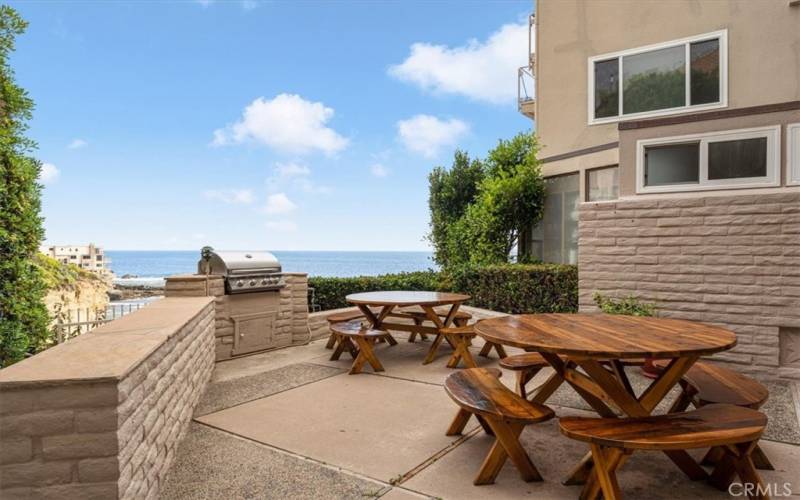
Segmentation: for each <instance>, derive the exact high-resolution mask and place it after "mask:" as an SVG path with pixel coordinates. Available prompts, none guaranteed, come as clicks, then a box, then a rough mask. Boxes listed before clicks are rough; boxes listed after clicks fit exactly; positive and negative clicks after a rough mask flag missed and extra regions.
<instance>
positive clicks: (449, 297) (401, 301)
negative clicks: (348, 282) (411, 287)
mask: <svg viewBox="0 0 800 500" xmlns="http://www.w3.org/2000/svg"><path fill="white" fill-rule="evenodd" d="M469 299H470V296H469V295H463V294H460V293H446V292H427V291H379V292H363V293H353V294H350V295H348V296H347V297H345V300H347V302H349V303H351V304H354V305H356V306H357V307H358V308H359V309H360V310H361V312H362V313H363V314H364V316H365V318H366V320H367V322H369V324H370V328H372V329H375V330H399V331H406V332H410V333H412V334H415V333H420V334H431V335H435V336H436V337H435V338H434V340H433V343H432V344H431V347H430V349H429V350H428V354H427V356H426V357H425V361H424V363H425V364H427V363H430V362H431V361H433V359H434V358H435V356H436V351H437V349H438V348H439V345H440V344H441V343H442V341H443V340H448V342H450V339H449V338H447V337H445V336H444V335H442V334H441V330H442V329H443V328H448V327H450V326H451V325H452V324H453V321H454V320H455V318H456V313H457V312H458V309H459V308H460V307H461V304H463V303H464V302H466V301H467V300H469ZM411 306H417V307H420V308H421V309H422V311H423V312H424V319H425V320H428V321H430V322H431V323H433V326H424V325H422V321H415V322H414V324H408V323H400V322H397V321H391V319H390V318H392V317H405V316H404V314H403V313H402V312H397V311H395V309H396V308H404V307H411ZM442 306H446V307H447V311H446V313H444V314H442V313H441V312H439V311H437V310H436V309H435V308H437V307H442ZM373 308H377V309H378V311H377V312H375V310H374V309H373ZM408 318H412V315H410V314H409V315H408ZM418 319H419V318H418ZM388 335H389V336H391V334H388ZM453 347H454V348H456V347H457V346H455V345H454V346H453Z"/></svg>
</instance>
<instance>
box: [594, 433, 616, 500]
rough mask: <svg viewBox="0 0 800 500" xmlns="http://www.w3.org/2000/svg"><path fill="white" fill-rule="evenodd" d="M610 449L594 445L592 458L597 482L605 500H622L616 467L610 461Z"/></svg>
mask: <svg viewBox="0 0 800 500" xmlns="http://www.w3.org/2000/svg"><path fill="white" fill-rule="evenodd" d="M607 451H608V449H605V448H603V447H601V446H598V445H596V444H594V443H592V457H593V459H594V471H595V474H596V477H597V481H598V482H599V483H600V490H601V491H602V492H603V498H604V499H605V500H618V499H619V498H622V494H621V493H620V491H619V483H617V475H616V473H615V471H614V469H615V467H614V464H613V462H612V461H611V460H610V457H609V453H607Z"/></svg>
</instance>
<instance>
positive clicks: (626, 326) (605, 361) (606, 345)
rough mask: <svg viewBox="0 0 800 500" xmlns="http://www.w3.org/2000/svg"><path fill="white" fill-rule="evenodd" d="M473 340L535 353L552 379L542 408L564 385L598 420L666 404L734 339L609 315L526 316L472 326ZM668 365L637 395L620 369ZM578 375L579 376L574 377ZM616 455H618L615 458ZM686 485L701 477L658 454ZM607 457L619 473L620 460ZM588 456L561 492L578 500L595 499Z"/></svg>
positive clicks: (663, 321)
mask: <svg viewBox="0 0 800 500" xmlns="http://www.w3.org/2000/svg"><path fill="white" fill-rule="evenodd" d="M475 333H477V334H478V335H480V336H481V337H483V338H484V339H486V340H488V341H490V342H496V343H499V344H505V345H509V346H514V347H519V348H522V349H525V350H526V351H531V352H538V353H540V354H541V355H542V357H543V358H544V359H545V360H546V361H547V363H548V364H549V365H550V366H551V367H552V368H553V370H554V373H553V375H551V376H550V378H549V379H548V380H547V381H545V383H544V384H542V385H541V386H540V387H539V389H538V390H537V391H536V393H535V394H534V396H533V398H532V401H534V402H536V403H544V402H545V401H546V400H547V399H548V398H549V397H550V396H551V395H552V394H553V392H555V390H556V389H558V387H559V386H560V385H561V384H562V383H563V382H567V383H568V384H569V385H571V386H572V387H573V388H574V389H575V391H576V392H577V393H578V394H579V395H580V396H581V397H582V398H583V399H584V400H585V401H586V402H587V403H588V404H589V405H590V406H591V407H592V408H593V409H594V410H595V411H596V412H597V413H598V414H600V415H601V416H603V417H617V416H619V415H618V414H617V412H615V411H614V410H612V407H615V408H616V409H617V410H618V411H619V412H621V413H622V414H623V415H625V416H630V417H645V416H648V415H650V414H651V413H652V412H653V410H654V409H655V407H656V406H657V405H658V404H659V403H660V402H661V401H662V400H663V399H664V398H665V397H666V395H667V394H668V393H669V392H670V390H672V388H673V387H674V386H675V385H676V384H677V383H678V382H679V381H680V380H681V377H682V376H683V375H684V374H685V373H686V372H687V371H688V370H689V368H691V367H692V365H693V364H694V363H695V362H696V361H697V360H698V359H699V358H700V356H707V355H710V354H714V353H717V352H721V351H725V350H728V349H731V348H732V347H734V346H735V345H736V335H735V334H734V333H733V332H731V331H730V330H727V329H725V328H720V327H716V326H711V325H706V324H703V323H697V322H692V321H684V320H677V319H667V318H649V317H636V316H621V315H608V314H525V315H515V316H504V317H500V318H492V319H487V320H483V321H480V322H478V323H477V324H476V325H475ZM641 358H655V359H670V360H671V361H670V362H669V364H668V365H667V366H666V368H665V369H664V370H663V371H662V372H661V374H660V375H659V376H658V377H657V378H656V379H655V380H654V381H653V382H652V383H651V384H650V386H649V387H648V388H647V389H646V390H645V391H644V392H643V393H642V394H640V395H637V394H635V393H634V390H633V388H632V386H631V384H630V381H629V380H628V378H627V375H626V374H625V369H624V361H625V360H628V361H630V360H632V359H641ZM578 368H580V369H581V370H580V371H579V370H578ZM615 453H617V452H615ZM664 453H665V454H666V455H667V456H668V457H669V458H670V459H671V460H672V461H673V462H674V463H675V464H676V465H677V466H678V467H679V468H680V469H681V470H682V471H683V472H684V473H686V474H687V475H688V476H689V477H690V478H692V479H703V478H706V477H707V473H706V472H705V471H704V470H703V469H702V468H701V467H700V466H699V465H698V464H697V463H696V462H695V461H694V460H693V459H692V458H691V457H690V456H689V455H688V454H687V453H686V452H685V451H681V450H669V451H665V452H664ZM619 454H620V456H615V457H613V460H611V462H612V463H615V464H616V465H615V467H619V466H621V465H622V463H623V462H624V461H625V459H626V456H625V455H623V454H622V453H621V452H619ZM591 471H592V460H591V453H590V454H588V455H587V456H585V457H584V459H583V460H582V461H581V463H580V464H578V466H576V467H575V469H574V470H573V471H572V473H571V474H570V477H569V478H568V479H567V480H566V481H565V482H564V484H583V483H585V487H584V491H583V493H582V494H581V498H586V499H593V498H595V497H596V496H597V495H598V494H599V485H598V484H597V482H596V481H595V480H594V477H595V476H594V475H592V474H591Z"/></svg>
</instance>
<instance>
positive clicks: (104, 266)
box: [41, 243, 111, 273]
mask: <svg viewBox="0 0 800 500" xmlns="http://www.w3.org/2000/svg"><path fill="white" fill-rule="evenodd" d="M41 250H42V253H43V254H45V255H47V256H48V257H52V258H54V259H56V260H58V261H59V262H62V263H64V264H75V265H76V266H78V267H80V268H81V269H86V270H87V271H96V272H101V273H102V272H106V271H110V269H109V268H108V264H110V263H111V260H109V259H108V258H106V256H105V254H104V253H103V249H102V248H101V247H98V246H95V244H94V243H89V244H88V245H64V246H61V245H56V246H50V247H43V248H42V249H41Z"/></svg>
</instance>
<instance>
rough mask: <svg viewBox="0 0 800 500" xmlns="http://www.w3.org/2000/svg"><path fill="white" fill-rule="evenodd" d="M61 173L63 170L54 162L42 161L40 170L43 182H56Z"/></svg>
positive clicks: (40, 178) (40, 177)
mask: <svg viewBox="0 0 800 500" xmlns="http://www.w3.org/2000/svg"><path fill="white" fill-rule="evenodd" d="M60 175H61V171H60V170H59V169H58V168H57V167H56V166H55V165H53V164H52V163H42V170H41V172H39V180H40V181H42V183H43V184H49V183H51V182H55V180H56V179H58V177H59V176H60Z"/></svg>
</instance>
